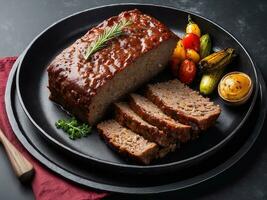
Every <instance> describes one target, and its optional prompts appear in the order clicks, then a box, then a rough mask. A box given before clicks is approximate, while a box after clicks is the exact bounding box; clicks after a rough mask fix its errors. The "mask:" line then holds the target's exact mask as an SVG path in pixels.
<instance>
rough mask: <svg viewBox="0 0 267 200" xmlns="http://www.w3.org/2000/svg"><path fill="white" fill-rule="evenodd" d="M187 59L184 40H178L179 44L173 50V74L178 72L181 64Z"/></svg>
mask: <svg viewBox="0 0 267 200" xmlns="http://www.w3.org/2000/svg"><path fill="white" fill-rule="evenodd" d="M184 59H185V48H184V45H183V43H182V40H179V41H178V42H177V45H176V47H175V49H174V51H173V54H172V58H171V62H170V64H171V70H172V72H173V74H177V72H178V68H179V64H180V63H181V62H182V61H183V60H184Z"/></svg>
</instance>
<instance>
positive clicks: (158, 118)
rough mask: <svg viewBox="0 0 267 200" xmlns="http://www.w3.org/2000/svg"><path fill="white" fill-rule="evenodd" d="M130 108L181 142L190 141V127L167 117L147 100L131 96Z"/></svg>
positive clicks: (135, 95)
mask: <svg viewBox="0 0 267 200" xmlns="http://www.w3.org/2000/svg"><path fill="white" fill-rule="evenodd" d="M130 106H131V108H132V109H133V110H134V111H135V112H136V113H137V114H138V115H139V116H141V117H142V118H143V119H144V120H146V121H147V122H149V123H150V124H153V125H155V126H157V127H158V128H159V129H161V130H163V131H164V132H166V133H168V134H169V135H170V136H172V137H174V138H178V139H179V141H181V142H187V141H188V140H190V130H191V127H190V126H188V125H184V124H181V123H179V122H178V121H175V120H174V119H172V118H171V117H169V116H167V115H166V114H165V113H163V112H162V111H161V110H160V109H159V108H158V107H157V106H156V105H155V104H153V103H152V102H151V101H149V100H148V99H147V98H145V97H143V96H141V95H138V94H131V95H130Z"/></svg>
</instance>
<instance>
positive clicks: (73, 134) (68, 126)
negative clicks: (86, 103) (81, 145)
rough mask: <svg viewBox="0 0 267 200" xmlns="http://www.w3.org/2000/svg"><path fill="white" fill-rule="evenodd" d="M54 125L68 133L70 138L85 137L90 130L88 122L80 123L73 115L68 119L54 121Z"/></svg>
mask: <svg viewBox="0 0 267 200" xmlns="http://www.w3.org/2000/svg"><path fill="white" fill-rule="evenodd" d="M56 127H57V128H60V129H63V130H64V131H65V132H66V133H67V134H68V135H69V138H70V139H72V140H75V139H77V138H81V137H86V136H87V135H88V134H89V133H90V132H91V127H90V126H89V125H88V124H85V123H80V122H78V120H77V119H75V118H74V117H73V118H71V119H69V120H67V119H60V120H58V121H57V122H56Z"/></svg>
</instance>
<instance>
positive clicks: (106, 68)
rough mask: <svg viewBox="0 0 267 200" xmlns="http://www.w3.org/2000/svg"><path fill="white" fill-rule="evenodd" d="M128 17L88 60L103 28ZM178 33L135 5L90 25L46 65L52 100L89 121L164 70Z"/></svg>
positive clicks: (96, 120) (98, 118) (91, 121)
mask: <svg viewBox="0 0 267 200" xmlns="http://www.w3.org/2000/svg"><path fill="white" fill-rule="evenodd" d="M122 20H129V21H131V24H130V25H129V26H127V27H125V28H124V29H123V34H122V35H120V36H119V37H116V38H113V39H112V40H111V41H109V42H108V43H107V44H106V45H105V47H104V48H102V49H100V50H99V51H97V52H96V53H94V54H93V55H92V56H90V57H89V58H88V59H85V58H84V55H85V52H86V49H87V48H88V46H89V45H90V44H91V43H92V42H93V41H95V40H96V39H97V38H98V37H99V36H100V34H101V33H103V32H104V30H107V29H109V28H110V27H111V26H113V25H115V24H118V23H119V22H121V21H122ZM177 40H178V37H177V36H176V35H175V34H174V33H173V32H171V31H170V30H169V29H168V28H167V27H166V26H165V25H164V24H162V23H161V22H159V21H158V20H156V19H155V18H153V17H151V16H149V15H146V14H143V13H141V12H140V11H138V10H130V11H125V12H122V13H120V14H119V15H118V16H114V17H111V18H109V19H107V20H105V21H103V22H102V23H100V24H99V25H98V26H96V27H93V28H92V29H90V30H89V31H88V32H87V33H86V34H85V35H84V36H82V37H81V38H79V39H77V40H76V41H75V42H74V43H73V44H72V45H70V46H69V47H68V48H66V49H65V50H63V51H62V52H61V53H60V54H59V55H58V56H56V57H55V59H54V60H53V61H52V62H51V63H50V64H49V66H48V68H47V71H48V78H49V83H48V84H49V85H48V88H49V90H50V99H51V100H53V101H55V102H57V103H58V104H60V105H61V106H63V108H65V109H66V110H67V111H69V112H70V113H71V114H73V115H75V116H76V117H78V118H79V119H81V120H83V121H87V122H88V123H89V124H90V125H94V124H95V123H96V122H98V121H99V120H100V119H101V118H102V116H103V115H104V113H105V112H106V110H107V108H108V107H109V105H110V104H111V103H112V102H114V101H115V100H117V99H118V98H120V97H122V96H123V95H125V94H126V93H128V92H129V91H132V90H134V89H135V88H136V87H138V86H140V85H141V84H143V83H144V82H146V81H148V80H149V79H150V78H152V77H153V76H155V75H156V74H158V73H159V72H160V71H162V70H163V69H164V67H165V65H166V64H167V62H168V60H169V57H170V56H171V54H172V51H173V49H174V48H175V45H176V42H177Z"/></svg>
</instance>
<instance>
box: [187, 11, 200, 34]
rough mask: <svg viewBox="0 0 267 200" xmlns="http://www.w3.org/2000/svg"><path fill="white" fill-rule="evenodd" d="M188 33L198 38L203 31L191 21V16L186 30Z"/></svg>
mask: <svg viewBox="0 0 267 200" xmlns="http://www.w3.org/2000/svg"><path fill="white" fill-rule="evenodd" d="M185 32H186V33H194V34H195V35H197V36H198V37H200V36H201V31H200V28H199V26H198V25H197V24H196V23H195V22H194V21H193V20H192V19H191V16H190V15H188V24H187V26H186V29H185Z"/></svg>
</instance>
